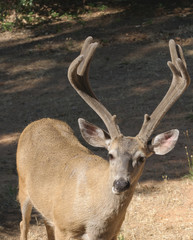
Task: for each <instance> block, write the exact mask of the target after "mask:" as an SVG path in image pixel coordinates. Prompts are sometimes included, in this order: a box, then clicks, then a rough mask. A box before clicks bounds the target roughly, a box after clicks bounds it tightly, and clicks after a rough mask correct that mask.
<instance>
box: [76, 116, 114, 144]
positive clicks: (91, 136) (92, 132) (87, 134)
mask: <svg viewBox="0 0 193 240" xmlns="http://www.w3.org/2000/svg"><path fill="white" fill-rule="evenodd" d="M78 124H79V128H80V132H81V134H82V137H83V138H84V140H85V141H86V142H87V143H88V144H90V145H92V146H93V147H103V148H106V149H108V146H109V144H110V141H111V138H110V136H109V134H108V133H107V132H106V131H104V130H103V129H101V128H99V127H97V126H96V125H94V124H92V123H89V122H88V121H86V120H85V119H83V118H79V119H78Z"/></svg>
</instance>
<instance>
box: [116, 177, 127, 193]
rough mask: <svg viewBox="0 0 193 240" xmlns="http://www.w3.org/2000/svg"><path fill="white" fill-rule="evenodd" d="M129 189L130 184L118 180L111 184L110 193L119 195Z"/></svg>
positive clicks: (123, 180) (121, 179) (120, 179)
mask: <svg viewBox="0 0 193 240" xmlns="http://www.w3.org/2000/svg"><path fill="white" fill-rule="evenodd" d="M129 187H130V182H129V181H128V180H125V179H124V178H119V179H118V180H115V181H114V182H113V187H112V191H113V193H114V194H119V193H121V192H123V191H125V190H127V189H128V188H129Z"/></svg>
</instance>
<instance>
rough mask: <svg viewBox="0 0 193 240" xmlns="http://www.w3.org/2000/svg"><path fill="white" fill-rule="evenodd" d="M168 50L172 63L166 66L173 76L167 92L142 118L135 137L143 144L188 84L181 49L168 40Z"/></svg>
mask: <svg viewBox="0 0 193 240" xmlns="http://www.w3.org/2000/svg"><path fill="white" fill-rule="evenodd" d="M169 50H170V55H171V60H172V61H168V63H167V64H168V67H169V68H170V70H171V72H172V74H173V79H172V82H171V85H170V88H169V90H168V92H167V93H166V95H165V97H164V98H163V99H162V101H161V102H160V104H159V105H158V106H157V107H156V109H155V110H154V112H153V113H152V114H151V116H149V115H148V114H145V116H144V122H143V125H142V128H141V130H140V132H139V134H138V135H137V137H138V138H139V139H140V140H141V141H142V142H143V143H144V144H146V142H147V141H148V139H149V137H150V136H151V135H152V133H153V131H154V130H155V128H156V127H157V125H158V124H159V122H160V121H161V119H162V118H163V117H164V115H165V114H166V113H167V111H168V110H169V109H170V108H171V106H172V105H173V104H174V103H175V102H176V101H177V100H178V98H179V97H180V96H181V95H182V94H183V92H184V91H185V90H186V88H187V87H188V86H189V84H190V77H189V74H188V71H187V66H186V62H185V59H184V55H183V51H182V48H181V47H180V45H176V43H175V41H174V40H170V41H169Z"/></svg>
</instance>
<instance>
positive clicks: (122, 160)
mask: <svg viewBox="0 0 193 240" xmlns="http://www.w3.org/2000/svg"><path fill="white" fill-rule="evenodd" d="M108 150H109V164H110V168H111V177H112V179H113V185H112V191H113V193H114V194H120V193H121V192H124V191H126V190H127V189H129V188H130V186H131V185H132V184H134V183H135V182H137V181H138V179H139V177H140V176H141V174H142V171H143V168H144V164H145V160H146V158H147V156H148V155H149V154H148V152H147V150H145V149H143V147H142V146H141V144H140V143H139V141H138V140H137V139H136V138H130V137H124V136H120V137H118V138H116V139H114V140H112V141H111V142H110V144H109V148H108Z"/></svg>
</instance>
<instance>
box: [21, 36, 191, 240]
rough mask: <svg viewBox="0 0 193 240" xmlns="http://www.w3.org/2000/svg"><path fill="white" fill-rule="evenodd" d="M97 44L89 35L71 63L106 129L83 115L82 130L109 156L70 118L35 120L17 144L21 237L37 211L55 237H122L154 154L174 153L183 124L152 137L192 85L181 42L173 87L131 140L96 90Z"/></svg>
mask: <svg viewBox="0 0 193 240" xmlns="http://www.w3.org/2000/svg"><path fill="white" fill-rule="evenodd" d="M98 45H99V44H98V43H97V42H94V40H93V38H92V37H88V38H86V40H85V41H84V44H83V47H82V49H81V52H80V55H79V56H78V57H77V58H75V59H74V60H73V61H72V63H71V64H70V66H69V69H68V79H69V81H70V84H71V85H72V87H73V88H74V89H75V90H76V92H77V93H78V94H79V95H80V97H81V98H82V99H83V100H84V101H85V102H86V103H87V104H88V105H89V106H90V107H91V108H92V109H93V110H94V111H95V113H96V114H97V115H98V116H99V117H100V118H101V120H102V121H103V123H104V125H105V126H106V128H107V130H103V129H102V128H99V127H97V126H96V125H94V124H92V123H89V122H88V121H86V120H85V119H83V118H79V119H78V124H79V128H80V132H81V135H82V137H83V138H84V139H85V141H86V142H87V143H89V144H90V145H91V146H94V147H101V148H105V149H106V150H107V151H108V159H105V158H102V157H100V156H98V155H95V154H94V153H93V152H92V151H91V150H89V149H88V148H86V147H85V146H83V145H82V144H81V143H80V142H79V140H78V139H77V138H76V136H75V135H74V132H73V130H72V129H71V128H70V127H69V125H68V124H67V123H65V122H63V121H60V120H56V119H50V118H43V119H40V120H37V121H35V122H32V123H30V124H29V125H28V126H27V127H26V128H25V129H24V131H23V132H22V133H21V135H20V138H19V141H18V147H17V172H18V178H19V191H18V200H19V202H20V206H21V213H22V221H21V222H20V232H21V235H20V236H21V237H20V239H21V240H27V233H28V230H29V223H30V216H31V211H32V208H35V209H36V210H37V211H38V212H39V213H40V214H41V216H42V217H43V219H44V220H45V226H46V230H47V237H48V240H54V239H55V240H63V239H68V240H69V239H73V240H75V239H82V240H116V239H117V236H118V234H119V231H120V228H121V225H122V223H123V221H124V218H125V214H126V210H127V207H128V205H129V203H130V201H131V199H132V197H133V194H134V190H135V188H136V185H137V183H138V180H139V178H140V176H141V175H142V172H143V169H144V165H145V162H146V160H147V158H148V157H150V156H151V155H152V154H157V155H165V154H167V153H168V152H170V151H171V150H172V149H173V148H174V146H175V144H176V142H177V140H178V137H179V130H178V129H172V130H169V131H167V132H164V133H161V134H158V135H156V136H155V137H153V138H152V137H151V136H152V134H153V132H154V130H155V129H156V128H157V126H158V124H159V122H160V121H161V119H162V118H163V117H164V115H165V114H166V113H167V111H168V110H169V109H170V108H171V106H172V105H173V104H174V103H175V102H176V101H177V99H178V98H179V97H180V96H181V95H182V93H183V92H184V91H185V90H186V89H187V87H188V86H189V84H190V77H189V74H188V71H187V66H186V61H185V58H184V54H183V50H182V48H181V46H180V45H178V44H176V43H175V41H174V40H170V41H169V50H170V55H171V61H168V63H167V64H168V66H169V68H170V70H171V72H172V82H171V85H170V87H169V89H168V91H167V93H166V95H165V96H164V98H163V99H162V100H161V102H160V103H159V104H158V106H157V107H156V108H155V110H154V111H153V113H152V114H151V115H148V114H145V115H144V121H143V124H142V127H141V129H140V130H139V133H138V134H137V135H136V136H134V137H130V136H124V135H123V134H122V133H121V131H120V128H119V126H118V124H117V120H116V115H111V113H110V112H109V111H108V110H107V109H106V108H105V106H104V105H103V104H102V103H101V102H100V101H99V100H98V98H97V97H96V95H95V94H94V92H93V91H92V89H91V85H90V81H89V69H90V64H91V60H92V57H93V55H94V53H95V50H96V48H97V46H98Z"/></svg>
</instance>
